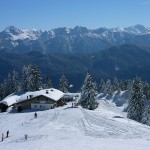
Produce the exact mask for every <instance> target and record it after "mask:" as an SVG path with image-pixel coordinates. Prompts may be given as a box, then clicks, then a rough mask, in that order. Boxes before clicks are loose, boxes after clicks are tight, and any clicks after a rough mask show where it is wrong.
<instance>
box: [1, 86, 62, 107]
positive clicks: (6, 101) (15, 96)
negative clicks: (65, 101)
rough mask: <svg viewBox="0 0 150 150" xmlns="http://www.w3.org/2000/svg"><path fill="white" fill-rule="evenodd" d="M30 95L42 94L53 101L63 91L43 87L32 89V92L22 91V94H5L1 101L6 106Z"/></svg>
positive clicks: (60, 95)
mask: <svg viewBox="0 0 150 150" xmlns="http://www.w3.org/2000/svg"><path fill="white" fill-rule="evenodd" d="M30 95H31V97H32V98H34V97H37V96H40V95H43V96H45V97H48V98H50V99H52V100H54V101H58V100H59V99H60V98H61V97H63V95H64V93H63V92H61V91H59V90H57V89H54V88H50V89H44V90H40V91H34V92H24V93H22V94H19V93H14V94H11V95H9V96H7V97H6V98H5V99H3V100H2V101H1V103H3V104H5V105H7V106H11V105H13V104H15V103H19V102H22V101H26V100H29V98H30ZM27 96H28V99H27Z"/></svg>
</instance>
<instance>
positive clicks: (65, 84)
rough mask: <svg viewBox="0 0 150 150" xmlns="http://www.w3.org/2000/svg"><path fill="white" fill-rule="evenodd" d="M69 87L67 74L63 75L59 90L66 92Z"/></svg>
mask: <svg viewBox="0 0 150 150" xmlns="http://www.w3.org/2000/svg"><path fill="white" fill-rule="evenodd" d="M68 89H69V82H68V80H67V78H66V77H65V75H62V77H61V79H60V81H59V90H60V91H62V92H64V93H66V92H68Z"/></svg>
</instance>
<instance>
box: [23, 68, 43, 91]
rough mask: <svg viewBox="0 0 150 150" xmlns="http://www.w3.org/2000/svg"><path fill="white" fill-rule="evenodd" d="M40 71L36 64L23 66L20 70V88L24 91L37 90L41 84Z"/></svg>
mask: <svg viewBox="0 0 150 150" xmlns="http://www.w3.org/2000/svg"><path fill="white" fill-rule="evenodd" d="M41 80H42V77H41V72H40V69H39V67H38V66H33V65H29V66H27V67H26V66H24V67H23V71H22V89H23V90H24V91H37V90H39V88H40V87H41V86H42V82H41Z"/></svg>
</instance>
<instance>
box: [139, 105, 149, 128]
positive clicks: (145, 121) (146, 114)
mask: <svg viewBox="0 0 150 150" xmlns="http://www.w3.org/2000/svg"><path fill="white" fill-rule="evenodd" d="M141 122H142V123H143V124H146V125H149V126H150V106H147V107H146V108H145V110H144V113H143V115H142V121H141Z"/></svg>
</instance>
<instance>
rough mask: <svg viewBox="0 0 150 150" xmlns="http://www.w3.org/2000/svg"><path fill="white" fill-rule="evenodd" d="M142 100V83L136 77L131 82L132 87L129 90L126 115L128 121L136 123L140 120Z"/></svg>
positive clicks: (142, 106)
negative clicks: (131, 120)
mask: <svg viewBox="0 0 150 150" xmlns="http://www.w3.org/2000/svg"><path fill="white" fill-rule="evenodd" d="M144 99H145V96H144V94H143V84H142V81H141V80H140V79H139V78H138V77H136V78H135V79H134V80H133V85H132V89H131V95H130V99H129V103H128V115H127V117H128V118H129V119H133V120H136V121H138V122H140V121H141V119H142V114H143V111H144Z"/></svg>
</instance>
